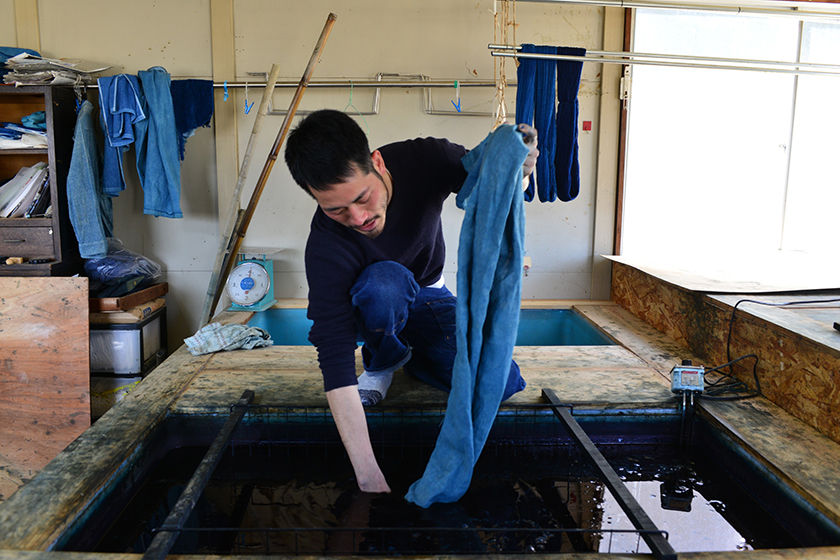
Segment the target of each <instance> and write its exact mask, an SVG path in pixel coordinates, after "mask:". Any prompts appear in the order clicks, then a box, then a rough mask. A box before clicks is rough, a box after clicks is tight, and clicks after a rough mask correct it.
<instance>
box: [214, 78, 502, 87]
mask: <svg viewBox="0 0 840 560" xmlns="http://www.w3.org/2000/svg"><path fill="white" fill-rule="evenodd" d="M456 81H457V82H458V85H459V86H460V87H495V85H496V83H495V82H493V81H492V80H441V79H427V80H425V81H420V80H418V81H410V82H409V81H400V80H371V79H369V78H365V79H361V80H352V79H349V78H340V79H339V78H330V79H324V80H312V81H311V82H309V86H308V87H310V88H317V87H324V88H349V87H354V88H357V87H362V88H418V87H419V88H452V87H454V86H455V82H456ZM297 85H298V82H291V81H288V82H287V81H278V82H277V83H276V84H275V85H274V87H275V88H283V87H297ZM246 86H247V87H249V88H252V87H253V88H256V87H265V83H264V82H227V87H228V88H244V87H246ZM213 87H215V88H223V87H225V83H224V82H221V83H219V82H214V83H213Z"/></svg>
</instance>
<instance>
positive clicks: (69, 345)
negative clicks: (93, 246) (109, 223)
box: [0, 277, 90, 498]
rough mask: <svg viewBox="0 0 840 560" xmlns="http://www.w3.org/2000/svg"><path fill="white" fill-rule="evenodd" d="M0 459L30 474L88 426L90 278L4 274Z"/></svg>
mask: <svg viewBox="0 0 840 560" xmlns="http://www.w3.org/2000/svg"><path fill="white" fill-rule="evenodd" d="M0 294H2V297H0V348H1V349H0V353H2V354H0V356H2V359H0V465H3V467H4V469H6V470H7V472H8V475H9V477H8V478H7V479H6V483H5V484H3V485H2V486H0V488H2V490H0V492H3V493H2V495H0V498H8V495H7V494H6V492H8V491H9V489H10V488H12V486H13V484H12V483H11V482H12V481H14V480H24V481H25V480H27V479H30V478H32V476H34V475H35V474H36V473H37V472H38V471H39V470H40V469H41V468H43V467H44V465H46V464H47V462H49V461H50V460H51V459H52V458H53V457H55V456H56V455H58V453H59V452H60V451H61V450H62V449H64V448H65V447H66V446H67V444H69V443H70V442H71V441H73V440H74V439H75V438H76V437H78V436H79V434H81V433H82V432H83V431H84V430H85V429H86V428H87V427H88V426H90V350H89V344H90V339H89V334H88V280H87V278H59V277H55V278H37V277H33V278H17V277H4V278H0Z"/></svg>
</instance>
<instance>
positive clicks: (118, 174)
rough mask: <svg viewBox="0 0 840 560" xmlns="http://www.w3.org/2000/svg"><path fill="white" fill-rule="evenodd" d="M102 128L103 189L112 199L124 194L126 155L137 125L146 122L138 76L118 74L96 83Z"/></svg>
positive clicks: (100, 79)
mask: <svg viewBox="0 0 840 560" xmlns="http://www.w3.org/2000/svg"><path fill="white" fill-rule="evenodd" d="M97 84H98V85H99V124H100V126H101V127H102V132H103V134H104V136H105V146H104V159H103V170H102V175H103V180H102V184H103V188H104V189H105V193H106V194H107V195H109V196H117V195H119V194H120V193H121V192H122V191H124V190H125V170H124V169H123V154H124V153H125V152H127V151H128V147H129V145H131V143H132V142H134V124H135V123H138V122H140V121H142V120H144V119H145V118H146V114H145V112H144V110H143V100H142V99H143V95H142V92H141V90H140V82H139V81H138V80H137V76H132V75H129V74H118V75H116V76H105V77H103V78H99V79H98V80H97Z"/></svg>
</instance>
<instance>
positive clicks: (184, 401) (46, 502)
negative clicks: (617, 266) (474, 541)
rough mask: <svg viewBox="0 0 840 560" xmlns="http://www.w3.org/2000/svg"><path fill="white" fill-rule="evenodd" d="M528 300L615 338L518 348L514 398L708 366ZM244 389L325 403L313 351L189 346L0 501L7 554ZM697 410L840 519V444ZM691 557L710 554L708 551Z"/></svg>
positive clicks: (800, 554)
mask: <svg viewBox="0 0 840 560" xmlns="http://www.w3.org/2000/svg"><path fill="white" fill-rule="evenodd" d="M290 304H291V303H290V302H281V304H280V305H290ZM294 304H295V305H300V302H296V303H294ZM529 305H532V306H546V307H555V308H556V307H564V306H565V307H573V308H575V309H576V310H577V311H578V312H579V313H581V314H582V315H583V316H584V317H586V318H587V319H588V320H589V321H591V322H593V323H594V324H596V325H597V326H599V327H600V328H601V329H602V330H603V331H605V332H606V333H608V335H609V336H611V337H612V338H613V339H614V340H615V341H616V342H618V345H616V346H611V347H609V346H604V347H517V348H516V349H515V353H514V357H515V359H516V360H517V361H518V363H519V364H520V367H521V370H522V375H523V377H524V378H525V380H526V381H527V382H528V388H527V389H526V390H525V391H523V392H522V393H519V394H517V395H515V396H514V397H513V398H512V399H510V400H509V401H508V403H510V404H522V403H536V402H541V401H540V391H541V389H542V388H551V389H553V390H554V391H555V392H556V393H557V395H558V396H560V398H561V399H563V400H564V401H565V402H569V403H574V404H577V405H580V406H584V407H593V408H609V407H619V406H621V407H641V408H644V407H650V406H657V407H663V406H666V407H676V406H677V401H676V397H674V395H673V394H672V393H671V392H670V382H669V372H670V370H671V368H672V367H673V365H675V364H678V363H680V361H681V360H683V359H692V360H693V361H694V363H695V364H698V365H699V364H703V360H702V359H701V357H700V356H697V355H694V354H693V353H692V352H691V351H689V350H688V349H687V348H686V347H685V346H683V345H680V344H678V343H677V342H675V341H674V340H673V339H671V338H669V337H668V336H667V335H665V334H663V333H661V332H660V331H658V330H656V329H654V328H653V327H652V326H650V325H649V324H648V323H645V322H644V321H642V320H641V319H639V318H638V317H636V316H635V315H633V314H632V313H630V312H629V311H627V310H626V309H624V308H622V307H620V306H619V305H617V304H615V303H612V302H590V301H587V302H532V303H529ZM249 316H250V314H248V313H231V312H225V313H223V314H221V315H219V316H217V317H216V318H215V319H214V321H217V322H223V323H225V322H245V321H247V320H248V318H249ZM245 389H252V390H254V391H255V393H256V399H255V403H256V404H260V403H262V404H267V403H271V404H277V405H283V404H294V405H300V406H326V398H325V397H324V392H323V388H322V379H321V375H320V372H319V370H318V366H317V361H316V354H315V350H314V349H313V348H311V347H281V346H273V347H269V348H263V349H255V350H247V351H244V350H237V351H231V352H222V353H215V354H210V355H204V356H198V357H194V356H192V355H190V354H189V353H188V352H187V350H186V348H185V347H183V346H182V347H181V348H180V349H178V350H177V351H176V352H175V353H174V354H173V355H171V356H170V357H169V358H168V359H167V360H166V361H165V362H164V363H163V364H161V365H160V366H158V368H156V369H155V370H154V371H153V372H152V373H151V374H150V375H149V376H148V377H147V378H146V379H145V380H144V381H143V382H142V383H141V384H140V385H138V387H137V389H135V390H134V391H132V392H131V393H130V394H129V395H128V396H126V398H125V399H124V400H123V401H121V402H120V403H118V404H117V405H116V406H114V407H113V408H112V409H111V410H110V411H109V412H108V413H106V414H105V415H104V416H103V417H102V418H101V419H100V420H99V421H97V422H96V423H94V425H93V426H92V427H91V428H90V429H88V430H87V431H86V432H85V433H83V434H82V435H81V436H80V437H79V438H78V439H77V440H76V441H74V442H73V443H72V444H71V445H70V446H69V447H67V449H65V450H64V451H63V452H62V453H61V454H60V455H59V456H58V457H57V458H56V459H55V460H53V461H52V462H51V463H49V464H48V465H47V466H46V467H45V468H44V469H43V470H42V471H41V473H40V474H39V475H38V476H36V477H35V478H34V479H33V480H32V481H31V482H29V483H27V484H26V485H24V486H23V487H22V488H21V489H20V490H19V491H18V492H17V493H15V494H14V495H13V496H12V497H11V498H10V499H9V500H8V501H7V502H6V503H4V504H2V505H0V560H12V559H14V560H28V559H30V558H31V559H35V558H39V559H40V558H50V559H51V560H60V559H61V557H62V556H64V555H65V554H64V553H53V552H44V551H46V550H48V549H49V548H50V547H51V546H52V544H53V543H54V541H55V539H56V538H57V537H58V536H59V535H60V534H61V532H62V531H63V530H64V529H65V528H66V527H67V526H68V525H69V524H70V523H71V522H72V521H73V520H74V518H75V517H76V516H77V515H78V513H79V512H80V511H82V509H83V508H84V507H85V506H86V505H87V504H88V503H89V502H91V500H93V499H94V498H95V497H96V495H97V492H98V490H99V488H101V486H102V485H103V484H104V483H105V482H106V481H107V480H108V479H109V478H111V477H112V476H114V474H115V473H116V472H117V471H118V469H119V468H121V466H122V465H124V463H125V462H126V461H127V460H128V459H129V458H130V456H131V454H132V453H133V452H134V451H135V450H136V449H137V448H138V447H139V446H140V444H141V443H142V442H143V441H144V440H145V438H146V436H147V435H148V433H149V432H150V430H151V429H153V428H154V427H155V426H156V425H157V424H159V423H160V422H162V421H163V419H164V418H165V417H166V416H167V415H169V414H192V413H198V414H213V413H219V414H226V413H227V411H228V410H229V405H230V404H231V403H233V402H235V401H236V400H237V399H238V398H239V396H240V395H241V394H242V392H243V390H245ZM388 401H389V403H391V404H394V405H398V404H405V403H438V404H441V405H443V404H445V402H446V394H445V393H444V392H442V391H438V390H436V389H432V388H430V387H427V386H425V385H422V384H421V383H419V382H416V381H414V380H412V379H410V378H409V377H408V376H407V375H405V374H403V373H402V372H398V373H397V375H396V376H395V381H394V384H393V385H392V388H391V389H390V390H389V393H388ZM701 406H702V413H703V414H707V415H708V416H709V417H710V418H712V419H713V421H715V422H717V423H718V424H719V425H720V426H721V427H723V428H725V429H728V430H729V431H730V432H731V433H732V435H733V437H736V438H737V439H739V440H740V441H741V442H743V444H744V445H745V446H747V448H748V449H749V452H750V453H752V454H753V455H754V456H755V457H757V458H758V459H759V460H760V461H762V462H764V463H765V465H766V466H767V468H769V469H771V470H772V471H773V472H776V473H778V474H780V476H782V477H783V478H784V479H786V480H787V481H788V483H789V484H791V485H792V486H793V487H795V488H797V489H799V490H800V492H802V494H803V495H804V496H806V498H807V499H808V500H809V501H810V502H811V503H813V504H814V505H815V506H816V507H818V508H819V510H820V511H822V512H823V513H825V514H826V515H827V516H829V518H831V519H833V520H834V521H835V522H837V523H840V503H838V500H837V496H838V495H840V490H838V489H840V468H838V467H837V465H840V446H838V445H837V444H836V443H835V442H833V441H831V440H830V439H828V438H827V437H825V436H823V435H821V434H820V433H819V432H817V431H816V430H815V429H814V428H812V427H810V426H809V425H807V424H806V423H803V422H802V421H799V420H797V419H795V418H794V417H793V416H791V415H790V414H788V413H786V412H784V411H783V410H782V409H781V408H779V407H778V406H776V405H774V404H772V403H771V402H769V401H767V400H766V399H754V400H750V401H740V402H735V403H709V402H703V403H702V404H701ZM46 496H49V498H50V499H45V497H46ZM735 554H738V558H742V557H743V555H744V554H747V555H749V556H750V557H752V558H760V559H764V558H767V559H770V558H794V557H795V558H828V557H837V555H840V548H836V549H809V550H790V551H764V552H738V553H731V555H732V557H733V558H735V556H734V555H735ZM80 556H81V557H90V558H94V557H97V558H98V557H107V558H109V559H110V560H114V559H115V558H116V557H117V556H124V555H116V554H112V555H102V554H81V555H80V554H74V555H73V557H74V558H79V557H80ZM576 556H577V555H576ZM681 556H682V555H681ZM685 556H686V557H691V558H695V557H696V558H701V557H709V558H711V557H712V555H711V554H706V555H704V554H700V553H698V554H686V555H685ZM729 556H730V554H729V553H723V554H721V553H715V554H714V555H713V557H714V558H728V557H729Z"/></svg>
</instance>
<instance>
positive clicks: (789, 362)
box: [613, 263, 840, 442]
mask: <svg viewBox="0 0 840 560" xmlns="http://www.w3.org/2000/svg"><path fill="white" fill-rule="evenodd" d="M613 299H614V300H615V301H616V303H618V304H619V305H621V306H622V307H624V308H626V309H627V310H629V311H630V312H632V313H633V314H635V315H637V316H638V317H640V318H642V319H643V320H645V321H646V322H648V323H649V324H651V325H652V326H654V327H655V328H657V329H659V330H660V331H662V332H663V333H664V334H666V335H667V336H669V337H671V338H673V339H675V340H676V341H678V342H679V343H680V344H685V345H686V346H687V347H689V348H690V349H692V350H693V351H694V352H696V353H697V354H699V355H700V356H701V357H703V358H704V359H705V360H708V362H709V363H707V364H704V365H707V366H715V365H722V364H724V363H726V362H727V361H728V359H727V354H726V344H727V337H728V333H729V322H730V318H731V314H732V308H731V306H728V305H727V304H726V303H723V302H722V301H719V299H718V300H713V299H712V298H709V297H708V296H705V295H703V294H697V293H692V292H687V291H685V290H683V289H680V288H677V287H675V286H672V285H670V284H667V283H665V282H662V281H660V280H658V279H656V278H654V277H652V276H650V275H648V274H645V273H644V272H641V271H638V270H635V269H633V268H630V267H628V266H624V265H622V264H619V263H614V266H613ZM775 317H776V318H777V317H778V315H776V316H775ZM748 354H755V355H756V356H757V357H758V362H757V367H756V372H757V374H758V379H759V382H760V384H761V389H762V393H763V394H764V396H766V397H767V398H768V399H769V400H770V401H772V402H774V403H775V404H777V405H778V406H780V407H781V408H783V409H784V410H786V411H787V412H789V413H790V414H792V415H793V416H795V417H796V418H798V419H800V420H802V421H803V422H805V423H807V424H808V425H810V426H813V427H814V428H816V429H817V430H819V431H820V432H821V433H823V434H825V435H826V436H828V437H829V438H831V439H832V440H834V441H836V442H840V424H838V422H837V420H836V419H837V417H838V415H839V414H840V359H838V358H837V357H836V356H835V355H833V354H832V353H829V352H827V351H826V349H825V347H823V346H821V345H818V344H815V343H813V342H811V341H809V340H808V339H806V338H804V337H803V336H801V335H798V334H792V333H791V332H790V331H789V330H788V329H785V328H781V327H779V326H777V325H775V324H774V323H773V322H772V320H770V319H769V318H767V317H764V318H762V317H760V316H756V315H753V314H752V313H751V312H748V311H746V310H742V309H741V308H740V307H739V309H738V313H737V317H736V320H735V323H734V325H733V327H732V338H731V341H730V351H729V356H730V358H729V359H734V358H737V357H740V356H744V355H748ZM753 363H754V361H753V360H752V359H745V360H743V361H742V362H740V363H738V364H736V365H735V366H734V367H733V368H732V372H733V374H734V375H735V376H736V377H738V379H740V380H741V381H743V382H745V383H747V384H748V385H749V386H750V387H752V388H754V387H755V381H754V380H753V373H752V366H753Z"/></svg>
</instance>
